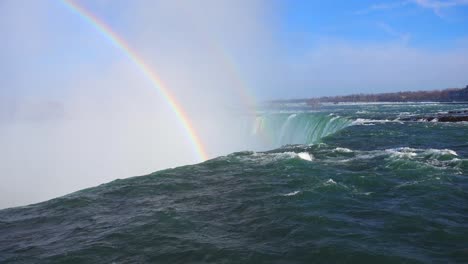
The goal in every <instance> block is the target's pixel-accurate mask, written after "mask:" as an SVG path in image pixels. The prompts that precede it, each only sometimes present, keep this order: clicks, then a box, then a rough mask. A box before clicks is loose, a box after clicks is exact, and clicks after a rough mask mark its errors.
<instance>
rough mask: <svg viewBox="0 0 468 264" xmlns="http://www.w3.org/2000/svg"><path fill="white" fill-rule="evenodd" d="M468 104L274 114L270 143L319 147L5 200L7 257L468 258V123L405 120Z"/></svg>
mask: <svg viewBox="0 0 468 264" xmlns="http://www.w3.org/2000/svg"><path fill="white" fill-rule="evenodd" d="M466 107H468V106H466V105H438V104H433V105H419V104H417V105H408V104H405V105H349V106H342V105H337V106H326V107H324V108H323V109H322V110H321V112H320V113H315V112H310V111H309V112H306V111H307V110H308V109H307V108H305V107H302V106H294V107H290V108H285V111H281V113H276V114H274V113H271V112H270V113H265V114H263V115H262V116H260V118H259V119H258V120H257V124H256V125H255V129H254V130H255V131H254V132H255V133H256V134H258V135H260V134H262V135H261V136H264V135H267V140H269V141H270V143H271V144H273V145H275V144H282V143H288V141H290V142H289V143H298V142H297V141H300V140H305V141H309V142H303V143H314V144H312V145H310V144H302V145H287V146H283V147H279V148H276V149H274V150H271V151H267V152H249V151H246V152H239V153H233V154H230V155H228V156H223V157H219V158H216V159H213V160H209V161H206V162H204V163H201V164H197V165H191V166H184V167H179V168H175V169H169V170H164V171H159V172H156V173H153V174H150V175H147V176H142V177H134V178H128V179H125V180H116V181H113V182H110V183H108V184H104V185H100V186H98V187H95V188H90V189H86V190H82V191H79V192H76V193H73V194H70V195H67V196H64V197H61V198H57V199H53V200H50V201H47V202H44V203H39V204H34V205H29V206H25V207H18V208H10V209H5V210H1V211H0V263H464V262H465V263H466V262H468V125H467V124H464V123H451V124H449V123H445V124H444V123H436V122H399V121H398V118H399V117H401V116H407V115H412V114H423V113H435V112H440V111H448V110H452V109H464V108H466ZM293 112H294V113H295V114H296V115H295V116H293V117H290V116H291V115H292V113H293ZM265 116H269V117H265ZM308 117H309V118H308ZM288 118H289V121H288ZM333 118H334V119H333ZM332 119H333V120H332ZM259 120H260V121H259ZM281 120H282V121H281ZM327 120H328V121H327ZM356 120H357V121H356ZM371 120H374V121H371ZM385 120H387V121H385ZM286 122H289V123H286ZM317 122H319V123H320V122H321V123H320V124H321V125H316V124H317ZM281 123H282V124H283V125H280V124H281ZM278 129H279V130H278ZM281 129H283V131H281ZM272 130H273V131H272ZM300 131H304V133H305V134H301V133H300ZM318 133H320V135H319V136H317V135H318ZM320 137H322V138H320ZM309 159H310V160H309Z"/></svg>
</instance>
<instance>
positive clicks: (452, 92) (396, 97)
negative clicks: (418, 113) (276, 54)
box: [292, 86, 468, 105]
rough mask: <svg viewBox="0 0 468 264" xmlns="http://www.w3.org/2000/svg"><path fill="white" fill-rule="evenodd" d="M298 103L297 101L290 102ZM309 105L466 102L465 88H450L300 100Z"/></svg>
mask: <svg viewBox="0 0 468 264" xmlns="http://www.w3.org/2000/svg"><path fill="white" fill-rule="evenodd" d="M292 101H298V100H292ZM301 101H302V102H304V101H305V102H307V103H308V104H310V105H315V104H319V103H340V102H458V101H468V86H467V87H466V88H462V89H460V88H451V89H445V90H434V91H415V92H397V93H381V94H352V95H345V96H325V97H318V98H310V99H305V100H301Z"/></svg>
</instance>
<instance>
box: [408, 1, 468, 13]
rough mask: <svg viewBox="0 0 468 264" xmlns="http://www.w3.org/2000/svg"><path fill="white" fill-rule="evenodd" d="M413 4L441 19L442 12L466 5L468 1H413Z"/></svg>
mask: <svg viewBox="0 0 468 264" xmlns="http://www.w3.org/2000/svg"><path fill="white" fill-rule="evenodd" d="M413 2H414V3H415V4H417V5H419V6H421V7H424V8H428V9H431V10H432V11H433V12H434V14H436V15H437V16H440V17H443V10H444V9H446V8H450V7H457V6H463V5H468V0H447V1H438V0H413Z"/></svg>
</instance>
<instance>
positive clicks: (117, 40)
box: [62, 0, 208, 161]
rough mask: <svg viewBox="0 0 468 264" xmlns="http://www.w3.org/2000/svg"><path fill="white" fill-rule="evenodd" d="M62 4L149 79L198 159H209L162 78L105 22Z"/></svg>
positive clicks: (69, 0)
mask: <svg viewBox="0 0 468 264" xmlns="http://www.w3.org/2000/svg"><path fill="white" fill-rule="evenodd" d="M62 2H63V3H64V4H65V6H67V7H68V8H69V9H70V10H71V11H72V12H74V13H75V14H77V15H78V16H80V17H81V18H83V19H84V20H85V21H87V22H88V23H89V24H91V25H92V26H93V27H94V28H95V29H96V30H97V31H99V32H100V33H101V34H102V35H103V36H104V37H105V38H107V39H108V40H109V42H111V43H112V44H113V45H114V46H115V47H117V48H118V49H120V50H121V51H122V52H123V53H124V54H125V55H126V56H127V57H128V58H129V59H130V60H131V61H132V62H133V63H134V64H135V65H136V66H137V67H138V68H139V69H140V70H141V71H142V72H143V74H144V75H145V76H146V77H147V78H148V79H149V81H150V82H151V84H152V85H153V87H154V88H156V90H157V91H158V92H159V93H160V94H161V96H162V97H163V98H164V100H165V101H166V102H167V103H168V105H169V107H170V108H171V109H172V111H173V112H174V114H175V115H176V117H177V120H178V121H179V122H180V124H181V125H182V127H183V129H184V130H185V132H186V134H187V137H188V138H189V139H190V142H191V144H192V146H193V148H194V151H195V153H196V155H197V156H198V158H199V159H200V160H201V161H205V160H207V159H208V155H207V153H206V150H205V148H204V146H203V144H202V142H201V140H200V137H199V136H198V134H197V132H196V130H195V129H194V127H193V125H192V124H191V123H190V120H189V118H188V116H187V114H186V113H185V111H184V109H183V108H182V106H181V105H180V104H179V103H178V102H177V100H176V99H175V97H174V96H173V95H172V94H171V92H170V90H169V89H168V88H167V86H166V85H165V84H164V83H163V81H162V80H161V78H160V77H159V76H158V75H157V74H156V73H155V72H154V71H153V70H152V69H151V67H150V66H149V65H148V64H146V63H145V61H144V60H143V59H142V58H141V57H140V56H139V55H138V53H137V52H136V51H135V50H133V49H132V48H131V47H130V45H129V44H128V43H126V42H125V40H124V39H123V38H122V37H120V36H118V35H117V34H116V33H115V32H114V31H113V30H112V29H111V28H110V27H109V26H108V25H106V24H105V23H104V22H103V21H101V20H99V18H98V17H96V16H95V15H94V14H93V13H91V12H89V11H88V10H86V9H85V8H84V7H81V6H79V5H78V4H77V3H75V2H73V1H72V0H62Z"/></svg>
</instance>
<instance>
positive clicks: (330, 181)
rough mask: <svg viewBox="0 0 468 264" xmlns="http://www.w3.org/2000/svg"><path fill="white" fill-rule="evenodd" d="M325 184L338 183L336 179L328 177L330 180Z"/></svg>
mask: <svg viewBox="0 0 468 264" xmlns="http://www.w3.org/2000/svg"><path fill="white" fill-rule="evenodd" d="M325 184H327V185H328V184H336V181H334V180H333V179H328V181H326V182H325Z"/></svg>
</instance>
